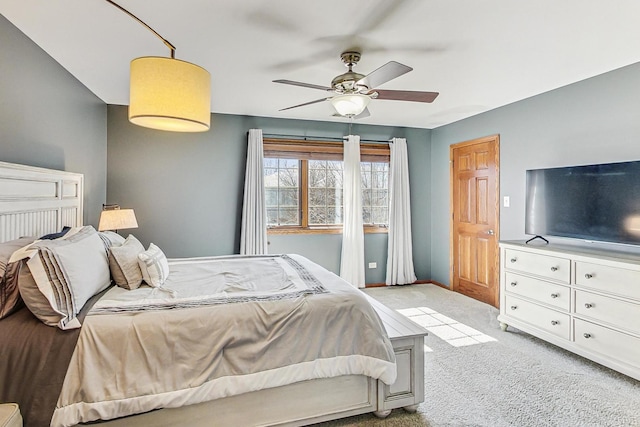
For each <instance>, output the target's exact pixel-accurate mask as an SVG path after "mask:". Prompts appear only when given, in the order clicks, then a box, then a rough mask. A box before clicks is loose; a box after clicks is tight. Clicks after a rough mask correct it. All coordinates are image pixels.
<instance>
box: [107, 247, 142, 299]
mask: <svg viewBox="0 0 640 427" xmlns="http://www.w3.org/2000/svg"><path fill="white" fill-rule="evenodd" d="M142 252H144V246H142V243H140V241H139V240H138V239H136V238H135V237H134V236H133V234H129V237H127V239H126V240H125V241H124V242H123V243H122V245H120V246H112V247H111V248H110V249H109V268H110V270H111V276H113V281H114V282H116V285H118V286H120V287H121V288H125V289H138V288H139V287H140V284H141V283H142V271H140V266H139V265H138V254H140V253H142Z"/></svg>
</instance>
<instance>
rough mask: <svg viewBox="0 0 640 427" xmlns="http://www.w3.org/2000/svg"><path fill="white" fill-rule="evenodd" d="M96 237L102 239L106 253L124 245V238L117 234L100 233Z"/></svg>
mask: <svg viewBox="0 0 640 427" xmlns="http://www.w3.org/2000/svg"><path fill="white" fill-rule="evenodd" d="M98 235H99V236H100V238H101V239H102V242H103V243H104V247H105V249H106V250H107V252H108V251H109V249H110V248H112V247H114V246H120V245H122V244H123V243H124V237H122V236H121V235H119V234H118V233H114V232H113V231H100V232H98Z"/></svg>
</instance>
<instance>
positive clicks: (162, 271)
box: [138, 243, 169, 288]
mask: <svg viewBox="0 0 640 427" xmlns="http://www.w3.org/2000/svg"><path fill="white" fill-rule="evenodd" d="M138 265H140V270H142V277H143V278H144V281H145V282H146V283H147V285H149V286H151V287H154V288H159V287H160V286H162V285H163V284H164V282H165V281H166V280H167V277H169V263H168V262H167V257H166V256H165V255H164V253H163V252H162V251H161V250H160V248H159V247H157V246H156V245H154V244H153V243H151V244H150V245H149V249H147V250H146V251H144V252H142V253H141V254H138Z"/></svg>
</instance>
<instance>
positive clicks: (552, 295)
mask: <svg viewBox="0 0 640 427" xmlns="http://www.w3.org/2000/svg"><path fill="white" fill-rule="evenodd" d="M559 296H560V294H558V293H555V294H551V298H558V297H559Z"/></svg>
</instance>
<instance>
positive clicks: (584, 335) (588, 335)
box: [582, 332, 591, 339]
mask: <svg viewBox="0 0 640 427" xmlns="http://www.w3.org/2000/svg"><path fill="white" fill-rule="evenodd" d="M582 336H583V337H585V338H586V339H589V338H591V334H590V333H589V332H585V333H584V334H582Z"/></svg>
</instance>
